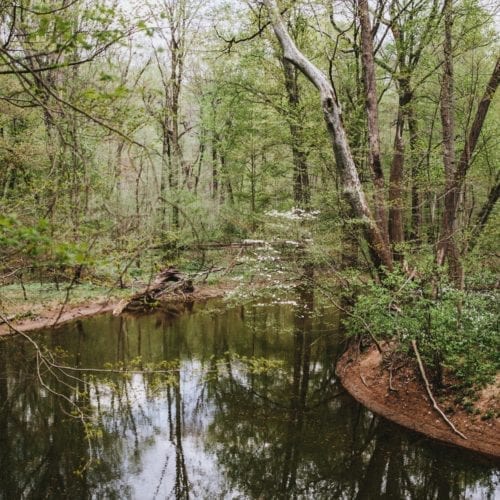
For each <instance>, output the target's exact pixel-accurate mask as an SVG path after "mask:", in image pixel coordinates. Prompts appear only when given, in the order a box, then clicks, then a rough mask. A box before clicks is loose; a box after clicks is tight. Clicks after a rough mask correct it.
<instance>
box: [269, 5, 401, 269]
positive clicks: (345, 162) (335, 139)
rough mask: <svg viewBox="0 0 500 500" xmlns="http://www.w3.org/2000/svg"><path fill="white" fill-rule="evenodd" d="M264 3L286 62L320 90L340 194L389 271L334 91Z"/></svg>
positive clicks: (389, 261) (385, 250)
mask: <svg viewBox="0 0 500 500" xmlns="http://www.w3.org/2000/svg"><path fill="white" fill-rule="evenodd" d="M264 4H265V5H266V7H267V8H268V10H269V15H270V18H271V23H272V25H273V29H274V32H275V34H276V37H277V38H278V41H279V42H280V45H281V47H282V49H283V55H284V57H285V59H287V60H288V61H290V62H291V63H292V64H293V65H294V66H296V67H297V68H298V69H299V70H300V71H301V72H302V73H303V74H304V75H305V76H306V77H307V78H308V79H309V80H310V81H311V83H312V84H313V85H314V86H315V87H316V88H317V89H318V91H319V94H320V99H321V106H322V110H323V116H324V119H325V122H326V127H327V130H328V133H329V136H330V140H331V143H332V148H333V152H334V155H335V161H336V168H337V170H338V173H339V177H340V180H341V184H342V192H343V195H344V197H345V198H346V200H347V202H348V203H349V205H350V207H351V209H352V212H353V214H354V216H356V217H358V218H360V219H361V220H363V222H364V228H363V229H364V233H365V237H366V239H367V241H368V243H369V245H370V247H371V249H372V251H373V254H374V256H375V258H376V262H375V265H380V264H382V265H384V266H385V267H386V268H387V269H389V270H391V269H392V267H393V262H392V253H391V250H390V248H389V245H388V244H387V238H386V235H385V234H384V232H383V231H381V230H380V227H379V225H378V224H377V222H376V221H375V219H374V218H373V215H372V213H371V210H370V207H369V206H368V202H367V199H366V196H365V193H364V191H363V188H362V186H361V182H360V179H359V175H358V171H357V169H356V165H355V164H354V160H353V158H352V153H351V150H350V147H349V143H348V141H347V136H346V132H345V129H344V125H343V123H342V119H341V116H340V108H339V105H338V104H337V101H336V97H335V92H334V89H333V87H332V85H331V83H330V82H329V80H328V78H327V77H326V76H325V74H324V73H323V72H322V71H320V70H319V69H318V68H317V67H316V66H315V65H314V64H312V63H311V61H309V60H308V59H307V58H306V57H305V56H304V55H303V54H302V52H300V51H299V49H298V48H297V47H296V45H295V43H294V42H293V40H292V38H291V37H290V35H289V33H288V32H287V30H286V28H285V25H284V23H283V20H282V18H281V15H280V12H279V10H278V7H277V5H276V2H275V1H274V0H264Z"/></svg>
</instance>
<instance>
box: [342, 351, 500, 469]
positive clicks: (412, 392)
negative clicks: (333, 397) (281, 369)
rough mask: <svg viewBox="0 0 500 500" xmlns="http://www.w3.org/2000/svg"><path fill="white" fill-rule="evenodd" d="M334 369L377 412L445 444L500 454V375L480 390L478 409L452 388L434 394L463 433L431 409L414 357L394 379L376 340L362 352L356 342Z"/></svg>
mask: <svg viewBox="0 0 500 500" xmlns="http://www.w3.org/2000/svg"><path fill="white" fill-rule="evenodd" d="M336 371H337V376H338V377H339V378H340V380H341V382H342V385H343V386H344V387H345V388H346V390H347V391H348V392H349V393H350V394H351V395H352V396H353V397H354V398H355V399H356V400H357V401H359V402H360V403H361V404H363V405H364V406H366V407H367V408H368V409H369V410H371V411H373V412H374V413H376V414H378V415H380V416H382V417H384V418H386V419H388V420H391V421H393V422H395V423H397V424H399V425H401V426H403V427H406V428H409V429H411V430H414V431H416V432H418V433H420V434H423V435H425V436H427V437H430V438H433V439H436V440H438V441H441V442H443V443H445V444H448V445H453V446H459V447H462V448H466V449H468V450H471V451H474V452H479V453H481V454H483V455H487V456H489V457H492V458H495V459H496V460H498V459H500V425H499V419H498V415H500V390H499V387H500V377H497V380H496V381H495V383H494V384H492V385H490V386H488V387H486V388H485V389H483V390H482V391H481V392H480V394H479V397H478V399H477V400H476V401H475V402H474V409H471V408H470V409H469V410H466V409H464V408H463V407H462V406H460V404H459V403H458V402H456V399H455V398H456V393H454V392H452V391H448V392H446V391H444V392H442V393H439V394H437V393H435V394H434V396H435V398H436V400H437V401H438V404H439V405H440V407H441V409H442V410H443V411H444V412H445V414H446V415H447V417H448V418H449V419H450V421H452V422H453V424H454V425H455V427H456V428H457V429H458V430H459V431H460V432H462V433H463V434H464V435H465V436H466V438H467V439H464V438H462V437H460V436H459V435H457V434H455V433H454V432H453V431H452V429H451V428H450V427H449V426H448V424H446V423H445V421H444V420H443V418H442V417H441V416H440V415H439V414H438V413H437V411H436V410H434V409H433V407H432V403H431V402H430V400H429V397H428V396H427V393H426V390H425V387H424V384H423V382H422V380H421V378H420V375H419V372H418V367H417V365H416V362H414V361H413V360H412V359H410V358H408V359H407V360H406V363H405V364H404V365H403V366H402V367H401V368H400V369H398V370H397V371H393V373H392V380H391V381H390V379H389V378H390V373H389V370H388V369H386V368H385V367H384V363H383V360H382V355H381V354H380V353H379V352H378V350H377V349H376V347H375V346H372V347H371V348H369V349H368V350H367V351H365V352H362V353H358V350H357V347H356V346H354V345H353V346H352V347H351V348H350V349H348V351H347V352H346V353H345V354H344V355H343V356H342V358H341V359H340V361H339V362H338V364H337V370H336ZM391 387H392V389H391Z"/></svg>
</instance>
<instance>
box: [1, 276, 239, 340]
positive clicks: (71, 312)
mask: <svg viewBox="0 0 500 500" xmlns="http://www.w3.org/2000/svg"><path fill="white" fill-rule="evenodd" d="M233 287H234V285H233ZM230 288H231V286H230V285H226V284H218V285H212V286H208V285H204V286H200V287H196V289H195V290H194V292H192V293H188V294H177V293H176V294H171V295H168V296H165V297H162V299H161V302H163V303H172V302H193V301H203V300H208V299H212V298H217V297H222V296H223V295H224V294H225V293H226V292H227V291H228V290H230ZM124 303H126V301H122V302H118V301H117V300H107V301H102V300H101V301H99V302H88V303H86V304H80V305H66V306H64V308H63V312H62V314H61V315H60V316H59V314H60V310H61V306H58V307H53V308H50V309H46V310H45V311H44V312H43V314H40V315H38V316H37V317H35V318H27V319H22V320H16V321H11V322H10V324H11V325H12V326H13V327H14V328H15V329H16V330H17V331H19V332H23V333H25V332H30V331H34V330H40V329H42V328H53V327H56V326H60V325H62V324H64V323H67V322H69V321H73V320H75V319H79V318H85V317H88V316H95V315H97V314H102V313H109V312H113V311H116V313H119V312H120V311H121V309H122V306H123V305H124ZM58 317H59V319H58V320H57V318H58ZM56 320H57V323H56ZM12 334H15V332H13V331H12V329H11V328H10V327H9V325H7V324H5V323H4V324H1V325H0V337H2V336H5V335H12Z"/></svg>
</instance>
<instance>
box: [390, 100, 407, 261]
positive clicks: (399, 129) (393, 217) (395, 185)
mask: <svg viewBox="0 0 500 500" xmlns="http://www.w3.org/2000/svg"><path fill="white" fill-rule="evenodd" d="M403 127H404V111H403V109H402V103H401V100H400V104H399V111H398V118H397V122H396V132H395V134H394V153H393V158H392V165H391V175H390V180H389V207H390V208H389V238H390V241H391V244H392V245H398V244H399V243H402V242H403V241H404V232H403V179H404V172H403V169H404V161H405V145H404V140H403ZM401 257H402V255H401V253H400V252H399V251H395V252H394V258H395V259H398V260H399V259H400V258H401Z"/></svg>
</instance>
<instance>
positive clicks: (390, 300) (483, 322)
mask: <svg viewBox="0 0 500 500" xmlns="http://www.w3.org/2000/svg"><path fill="white" fill-rule="evenodd" d="M498 298H499V297H498V293H497V292H496V291H492V292H487V293H485V292H474V291H468V292H460V291H457V290H456V289H454V288H452V287H450V286H449V285H448V284H447V283H446V281H445V280H444V278H443V279H441V280H440V281H437V280H436V279H430V277H429V276H427V277H419V278H415V279H412V280H409V279H408V278H407V277H406V276H405V275H404V274H402V273H393V274H390V275H388V276H387V278H386V279H385V280H384V282H383V283H382V284H381V285H377V284H370V285H368V286H367V288H366V289H365V290H364V291H363V293H361V294H360V295H359V297H358V299H357V301H356V305H355V306H354V309H353V311H352V316H350V317H349V319H348V320H347V321H346V326H347V331H348V333H349V334H350V335H356V334H360V333H361V334H362V333H368V332H369V333H371V334H372V335H374V336H375V337H376V338H378V339H379V340H386V341H397V343H398V345H400V346H401V348H402V349H406V350H409V349H410V342H411V340H413V339H414V340H417V342H418V345H419V349H420V351H421V354H422V357H423V359H424V360H425V362H426V364H427V365H428V366H429V367H431V368H432V369H433V370H434V371H435V372H437V373H439V372H441V371H442V370H446V371H447V372H449V373H451V374H452V375H453V377H454V378H456V379H457V380H458V381H459V383H460V384H462V385H464V386H469V385H479V386H482V385H484V384H486V383H489V382H491V381H492V380H493V378H494V375H495V373H496V371H497V370H498V369H500V339H499V336H498V309H497V303H498Z"/></svg>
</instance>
